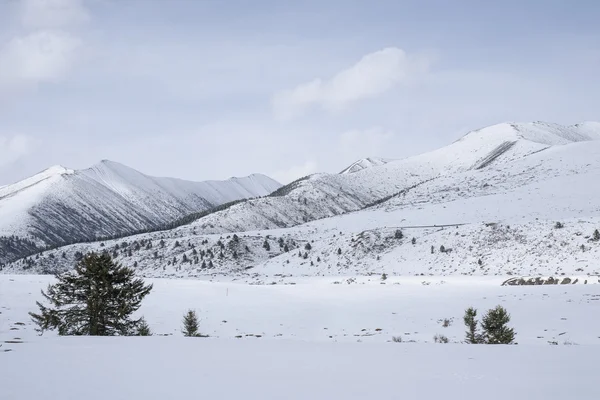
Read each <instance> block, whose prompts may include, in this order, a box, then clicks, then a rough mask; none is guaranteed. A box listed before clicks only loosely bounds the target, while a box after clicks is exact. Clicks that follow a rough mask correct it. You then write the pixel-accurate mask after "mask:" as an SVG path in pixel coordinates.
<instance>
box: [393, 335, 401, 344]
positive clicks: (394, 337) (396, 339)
mask: <svg viewBox="0 0 600 400" xmlns="http://www.w3.org/2000/svg"><path fill="white" fill-rule="evenodd" d="M392 342H394V343H402V336H392Z"/></svg>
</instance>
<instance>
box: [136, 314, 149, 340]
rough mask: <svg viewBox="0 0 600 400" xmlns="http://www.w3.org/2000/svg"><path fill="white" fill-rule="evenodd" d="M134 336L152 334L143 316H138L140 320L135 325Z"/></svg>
mask: <svg viewBox="0 0 600 400" xmlns="http://www.w3.org/2000/svg"><path fill="white" fill-rule="evenodd" d="M136 336H152V331H151V330H150V326H149V325H148V323H147V322H146V319H145V318H144V317H142V318H140V322H139V324H138V326H137V331H136Z"/></svg>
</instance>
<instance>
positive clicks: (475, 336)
mask: <svg viewBox="0 0 600 400" xmlns="http://www.w3.org/2000/svg"><path fill="white" fill-rule="evenodd" d="M476 318H477V310H476V309H474V308H473V307H469V308H467V310H466V311H465V316H464V317H463V320H464V322H465V325H466V326H467V328H469V330H468V331H467V332H466V340H465V341H466V342H467V343H470V344H477V343H482V337H481V334H480V333H479V332H478V330H477V319H476Z"/></svg>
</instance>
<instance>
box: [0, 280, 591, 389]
mask: <svg viewBox="0 0 600 400" xmlns="http://www.w3.org/2000/svg"><path fill="white" fill-rule="evenodd" d="M149 281H151V282H152V283H153V284H154V290H153V292H152V293H151V294H150V295H149V296H148V297H147V298H146V300H145V301H144V304H143V306H142V308H141V310H140V313H141V314H143V315H144V316H145V317H146V319H147V320H148V322H149V324H150V326H151V328H152V330H153V331H154V333H155V336H154V337H151V338H89V337H86V338H75V337H70V338H64V337H63V338H60V337H57V336H56V335H55V334H53V333H46V334H44V336H41V337H40V336H38V335H37V333H36V332H34V330H33V327H32V325H31V323H30V320H29V317H28V315H27V312H28V311H32V310H35V301H36V300H40V299H41V295H40V292H39V290H40V289H42V288H45V287H46V285H47V284H48V283H50V282H51V278H50V277H48V276H35V275H17V276H11V275H2V276H0V312H1V314H0V343H2V345H3V346H2V347H0V398H1V399H3V400H4V399H7V400H8V399H10V400H32V399H39V398H48V399H58V398H60V399H80V398H86V399H90V400H96V399H98V400H104V399H128V400H136V399H140V400H141V399H144V400H152V399H161V400H162V399H167V398H179V397H203V398H218V399H239V398H242V397H243V398H247V399H282V398H285V399H349V400H352V399H365V398H376V399H397V398H411V399H412V398H419V399H440V398H449V399H455V398H461V399H481V398H485V399H507V398H511V399H527V400H531V399H540V400H541V399H543V400H553V399H560V400H564V399H584V400H587V399H589V400H592V399H598V398H600V386H598V385H597V368H596V363H597V359H598V357H600V346H599V345H600V320H599V319H598V318H597V317H596V316H597V313H598V307H599V306H600V285H567V286H561V285H558V286H553V285H550V286H527V287H503V286H499V285H500V283H501V279H499V278H490V277H480V278H474V277H450V278H417V277H414V278H388V279H387V280H386V281H385V283H382V281H381V280H380V279H375V278H367V277H363V278H361V279H358V280H356V281H354V282H353V283H349V282H348V281H345V280H343V281H341V283H339V284H335V283H334V282H335V281H338V282H339V281H340V280H339V279H333V278H306V279H304V280H300V281H298V282H297V284H296V285H246V284H236V283H224V282H221V283H211V282H206V281H200V280H166V279H154V280H149ZM351 282H352V281H351ZM497 304H501V305H503V306H504V307H506V308H507V309H508V311H509V312H510V313H511V315H512V320H511V323H510V325H511V326H512V327H514V328H515V331H516V332H517V342H518V343H519V344H518V345H515V346H489V345H487V346H486V345H467V344H460V343H457V342H461V341H462V340H463V337H464V330H465V328H464V326H463V324H462V315H463V312H464V309H465V308H467V307H469V306H474V307H477V308H478V309H479V310H480V312H483V311H485V310H487V309H488V308H491V307H493V306H495V305H497ZM189 308H192V309H195V310H197V312H198V314H199V316H200V318H201V323H200V326H201V331H202V333H204V334H208V335H210V338H183V337H182V335H181V333H180V327H181V318H182V316H183V313H184V312H185V311H186V310H187V309H189ZM444 319H448V320H449V326H448V327H444V326H443V325H444V324H443V320H444ZM436 334H439V335H444V336H447V337H448V338H449V340H450V343H449V344H435V343H433V336H434V335H436ZM161 335H166V336H161ZM393 336H397V337H402V340H403V342H402V343H395V342H393V341H392V337H393ZM413 341H414V342H413ZM551 343H552V344H551ZM4 350H10V351H8V352H5V351H4ZM98 382H102V383H101V384H99V383H98Z"/></svg>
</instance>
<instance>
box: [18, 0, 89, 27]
mask: <svg viewBox="0 0 600 400" xmlns="http://www.w3.org/2000/svg"><path fill="white" fill-rule="evenodd" d="M88 20H89V15H88V13H87V11H86V9H85V7H84V6H83V1H82V0H22V2H21V22H22V24H23V26H24V27H25V28H28V29H57V28H67V27H70V26H73V25H79V24H83V23H85V22H87V21H88Z"/></svg>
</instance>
